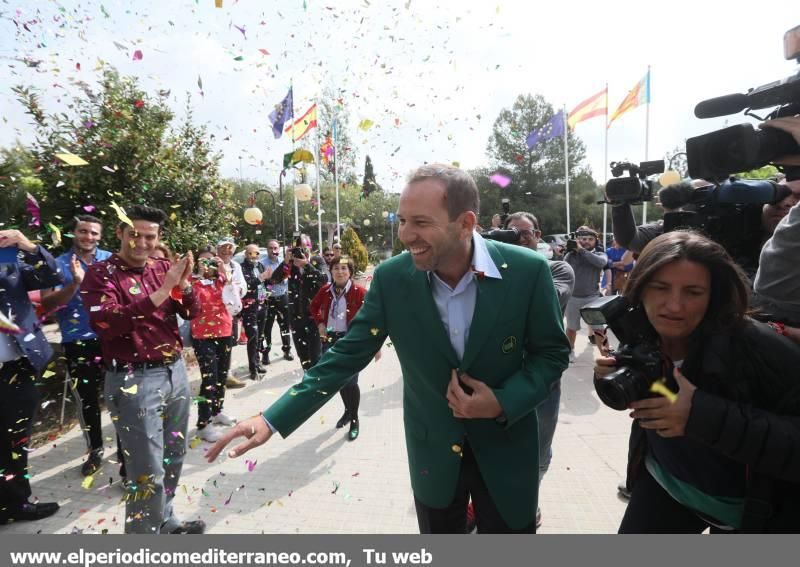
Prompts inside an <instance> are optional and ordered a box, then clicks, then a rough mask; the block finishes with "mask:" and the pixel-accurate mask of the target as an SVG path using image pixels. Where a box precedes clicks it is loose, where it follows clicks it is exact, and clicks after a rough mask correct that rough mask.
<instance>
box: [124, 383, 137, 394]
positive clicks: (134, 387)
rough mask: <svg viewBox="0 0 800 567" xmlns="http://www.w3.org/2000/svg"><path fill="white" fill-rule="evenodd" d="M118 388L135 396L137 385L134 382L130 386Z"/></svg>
mask: <svg viewBox="0 0 800 567" xmlns="http://www.w3.org/2000/svg"><path fill="white" fill-rule="evenodd" d="M120 390H121V391H122V392H123V393H125V394H130V395H131V396H135V395H136V393H137V392H138V391H139V385H138V384H134V385H133V386H131V387H130V388H120Z"/></svg>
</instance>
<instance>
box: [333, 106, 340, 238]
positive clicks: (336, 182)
mask: <svg viewBox="0 0 800 567" xmlns="http://www.w3.org/2000/svg"><path fill="white" fill-rule="evenodd" d="M336 119H337V116H336V115H334V117H333V186H334V193H335V195H336V241H337V242H341V240H342V234H341V228H340V226H341V223H340V222H339V177H338V175H339V154H338V152H337V149H336Z"/></svg>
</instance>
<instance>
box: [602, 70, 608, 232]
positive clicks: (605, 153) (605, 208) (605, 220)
mask: <svg viewBox="0 0 800 567" xmlns="http://www.w3.org/2000/svg"><path fill="white" fill-rule="evenodd" d="M605 137H606V139H605V144H604V145H605V148H604V151H603V172H604V174H603V191H604V192H605V188H606V185H607V184H608V82H606V128H605ZM603 201H606V199H605V196H604V198H603ZM607 242H608V203H606V202H603V247H605V246H606V243H607Z"/></svg>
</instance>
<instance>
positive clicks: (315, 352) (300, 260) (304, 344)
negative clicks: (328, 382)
mask: <svg viewBox="0 0 800 567" xmlns="http://www.w3.org/2000/svg"><path fill="white" fill-rule="evenodd" d="M300 243H301V241H300V240H298V242H297V244H300ZM324 263H325V261H324V260H322V259H321V258H320V257H318V256H315V257H312V256H311V252H310V250H309V249H308V248H304V247H300V246H295V247H294V248H292V249H291V251H290V253H289V254H288V255H287V258H286V259H285V260H284V261H283V265H282V266H279V267H278V269H276V270H275V271H274V272H273V273H272V276H271V277H270V278H269V281H270V282H271V283H273V284H276V283H281V282H283V281H285V280H286V281H287V283H288V290H289V291H288V293H289V326H290V327H291V328H292V338H293V339H294V349H295V350H296V351H297V354H298V356H299V357H300V365H301V366H302V367H303V370H308V369H309V368H311V367H312V366H314V365H315V364H316V363H317V361H318V360H319V357H320V354H321V349H322V345H321V343H320V338H319V331H318V330H317V324H316V323H315V322H314V319H313V318H312V317H311V312H310V311H309V308H310V306H311V300H312V299H314V296H315V295H316V294H317V292H318V291H319V290H320V288H321V287H322V286H323V285H325V284H326V283H327V276H326V275H325V272H324V271H322V264H324Z"/></svg>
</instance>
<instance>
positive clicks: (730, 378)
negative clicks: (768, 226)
mask: <svg viewBox="0 0 800 567" xmlns="http://www.w3.org/2000/svg"><path fill="white" fill-rule="evenodd" d="M747 305H748V283H747V281H746V279H745V277H744V274H743V273H742V271H741V269H740V268H739V266H737V265H736V263H735V262H734V261H733V259H732V258H731V257H730V255H729V254H728V253H727V252H726V251H725V250H724V249H723V248H722V246H721V245H719V244H718V243H716V242H714V241H712V240H710V239H708V238H706V237H704V236H702V235H700V234H697V233H692V232H687V231H676V232H670V233H667V234H664V235H661V236H659V237H657V238H656V239H654V240H653V241H652V242H651V243H650V244H649V245H648V246H647V248H646V249H645V250H644V252H643V253H642V255H641V256H640V257H639V261H638V263H637V265H636V267H635V268H634V269H633V271H632V272H631V275H630V278H629V280H628V284H627V286H626V288H625V291H624V294H623V296H621V297H612V298H604V299H603V300H601V301H598V302H596V303H594V304H592V305H587V306H586V308H585V309H584V310H583V313H584V317H585V319H586V320H587V322H589V323H592V324H596V323H600V322H606V323H608V324H609V326H610V327H611V328H612V329H614V330H615V331H619V332H620V336H621V340H622V341H623V344H621V345H620V347H619V348H618V349H617V350H616V351H613V352H612V356H611V357H602V358H599V359H598V360H597V365H596V366H595V385H596V389H597V391H598V394H600V396H601V399H603V401H604V402H606V403H609V404H610V405H612V407H615V408H617V409H630V410H633V411H632V412H631V413H630V417H631V418H633V422H632V427H631V439H630V450H629V457H628V481H627V484H628V488H629V489H630V490H631V498H630V503H629V504H628V508H627V510H626V512H625V516H624V517H623V519H622V523H621V525H620V528H619V532H620V533H701V532H703V531H704V530H706V529H710V530H711V532H712V533H726V532H727V533H730V532H750V533H776V532H797V531H799V530H800V516H798V514H797V509H798V506H800V482H799V481H798V479H800V428H798V427H797V421H798V419H797V418H798V417H800V391H798V389H797V385H796V382H797V381H796V379H795V375H796V371H797V370H796V369H797V365H798V364H800V348H799V347H798V346H797V345H795V344H794V343H793V342H791V341H790V340H789V339H787V338H786V337H783V336H781V335H780V334H778V333H776V332H775V331H774V330H773V329H772V328H770V327H769V326H768V325H766V324H763V323H760V322H757V321H754V320H752V319H750V318H748V317H747V316H746V315H745V313H746V310H747ZM663 377H667V379H664V378H663Z"/></svg>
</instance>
